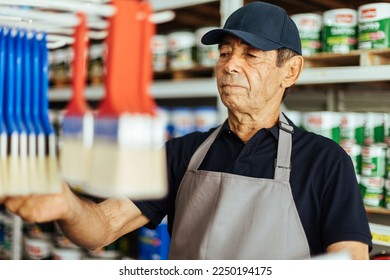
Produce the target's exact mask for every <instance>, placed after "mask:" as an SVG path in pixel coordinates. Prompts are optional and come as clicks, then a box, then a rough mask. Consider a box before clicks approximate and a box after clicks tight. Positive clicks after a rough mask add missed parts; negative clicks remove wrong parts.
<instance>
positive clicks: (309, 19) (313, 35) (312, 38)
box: [291, 13, 322, 56]
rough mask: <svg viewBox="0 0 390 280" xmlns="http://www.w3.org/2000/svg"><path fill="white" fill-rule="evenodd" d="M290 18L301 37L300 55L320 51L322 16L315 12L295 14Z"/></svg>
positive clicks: (308, 54)
mask: <svg viewBox="0 0 390 280" xmlns="http://www.w3.org/2000/svg"><path fill="white" fill-rule="evenodd" d="M291 19H292V20H293V21H294V22H295V24H296V25H297V28H298V31H299V35H300V37H301V44H302V55H304V56H310V55H313V54H316V53H319V52H320V51H321V29H322V16H321V15H319V14H315V13H303V14H295V15H292V16H291Z"/></svg>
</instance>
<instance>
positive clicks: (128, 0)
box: [99, 0, 141, 116]
mask: <svg viewBox="0 0 390 280" xmlns="http://www.w3.org/2000/svg"><path fill="white" fill-rule="evenodd" d="M113 4H114V6H115V7H116V9H117V12H116V14H115V15H114V16H113V17H111V18H110V27H109V35H108V37H107V40H106V42H107V48H108V53H107V61H106V67H107V68H106V70H107V71H106V76H105V90H106V92H105V98H104V99H103V101H102V103H101V105H100V108H99V115H105V116H107V115H108V116H110V115H111V116H119V115H120V114H122V113H125V112H139V111H140V100H139V98H138V94H137V91H138V89H139V83H140V73H139V65H140V63H141V51H140V47H141V44H140V43H139V42H140V38H141V29H140V24H139V17H140V15H139V1H135V0H114V1H113Z"/></svg>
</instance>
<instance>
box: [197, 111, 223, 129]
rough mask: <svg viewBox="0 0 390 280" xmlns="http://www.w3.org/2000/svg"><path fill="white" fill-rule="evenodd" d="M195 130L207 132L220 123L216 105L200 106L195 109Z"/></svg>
mask: <svg viewBox="0 0 390 280" xmlns="http://www.w3.org/2000/svg"><path fill="white" fill-rule="evenodd" d="M194 115H195V130H196V131H200V132H207V131H209V130H210V129H211V128H213V127H216V126H217V124H218V112H217V108H216V107H215V106H200V107H196V108H195V109H194Z"/></svg>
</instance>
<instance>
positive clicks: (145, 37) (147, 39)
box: [139, 1, 156, 115]
mask: <svg viewBox="0 0 390 280" xmlns="http://www.w3.org/2000/svg"><path fill="white" fill-rule="evenodd" d="M140 5H141V11H142V12H143V13H145V17H144V19H143V22H142V29H143V32H142V33H143V34H142V42H141V43H142V45H141V51H142V55H141V58H142V62H141V64H140V66H141V69H140V73H141V75H142V76H141V85H140V91H139V95H140V97H141V107H142V112H144V113H149V114H152V115H154V113H155V108H156V102H155V100H154V99H153V97H152V95H151V94H150V86H151V84H152V82H153V54H152V39H153V36H154V35H155V34H156V26H155V24H154V23H153V22H151V21H150V16H151V15H152V12H153V11H152V8H151V6H150V4H149V2H148V1H144V2H142V3H141V4H140Z"/></svg>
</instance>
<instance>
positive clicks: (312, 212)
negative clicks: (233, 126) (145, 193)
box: [135, 120, 372, 256]
mask: <svg viewBox="0 0 390 280" xmlns="http://www.w3.org/2000/svg"><path fill="white" fill-rule="evenodd" d="M289 123H290V124H291V125H292V126H293V127H294V133H293V135H292V154H291V166H292V169H291V174H290V185H291V189H292V194H293V198H294V201H295V204H296V207H297V210H298V213H299V217H300V219H301V222H302V225H303V228H304V230H305V233H306V237H307V239H308V242H309V246H310V250H311V254H312V256H314V255H317V254H321V253H324V252H325V249H326V247H327V246H328V245H330V244H332V243H335V242H339V241H347V240H350V241H361V242H363V243H366V244H368V245H369V246H370V248H371V247H372V243H371V233H370V230H369V227H368V221H367V216H366V212H365V209H364V206H363V203H362V199H361V195H360V192H359V188H358V183H357V180H356V175H355V171H354V167H353V164H352V161H351V158H350V157H349V156H348V154H346V152H345V151H344V150H343V149H342V148H341V147H340V146H339V145H338V144H336V143H335V142H334V141H332V140H330V139H328V138H325V137H322V136H319V135H316V134H314V133H310V132H307V131H304V130H302V129H300V128H298V127H296V126H295V125H294V124H293V123H292V122H291V121H290V120H289ZM213 130H214V129H212V130H211V131H209V132H207V133H200V132H195V133H191V134H189V135H186V136H184V137H180V138H173V139H171V140H169V141H168V142H167V143H166V150H167V167H168V184H169V194H168V195H167V197H166V198H165V199H162V200H158V201H137V202H135V203H136V205H137V206H138V207H139V208H140V210H141V211H142V212H143V213H144V214H145V215H146V216H147V217H149V218H150V220H151V222H150V223H149V224H148V225H147V226H148V227H151V228H154V227H156V226H157V225H158V224H159V223H160V222H161V220H162V219H163V218H164V217H165V216H166V215H168V230H169V233H170V234H171V233H172V224H173V219H174V214H175V198H176V193H177V190H178V187H179V185H180V182H181V180H182V178H183V176H184V173H185V171H186V169H187V166H188V163H189V161H190V159H191V157H192V155H193V154H194V152H195V151H196V149H197V148H198V147H199V146H200V144H201V143H202V142H203V141H204V140H205V139H206V138H207V137H208V136H209V135H210V134H211V132H212V131H213ZM278 137H279V130H278V127H277V126H274V127H272V128H270V129H261V130H259V131H258V132H257V133H256V134H255V135H254V136H253V137H252V138H251V139H250V140H249V141H248V142H247V143H246V144H245V143H244V142H242V141H241V140H240V139H239V138H238V137H237V136H236V135H235V133H234V132H232V131H231V130H230V129H229V127H228V125H227V122H225V123H224V124H223V127H222V129H221V131H220V133H219V135H218V136H217V138H216V140H215V141H214V143H213V144H212V146H211V147H210V149H209V151H208V153H207V154H206V157H205V158H204V160H203V162H202V164H201V165H200V167H199V169H200V170H208V171H217V172H226V173H233V174H237V175H242V176H248V177H256V178H269V179H272V178H273V176H274V160H275V158H276V153H277V144H278ZM232 207H240V208H242V207H245V205H232ZM264 215H267V213H264ZM243 219H245V217H243Z"/></svg>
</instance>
